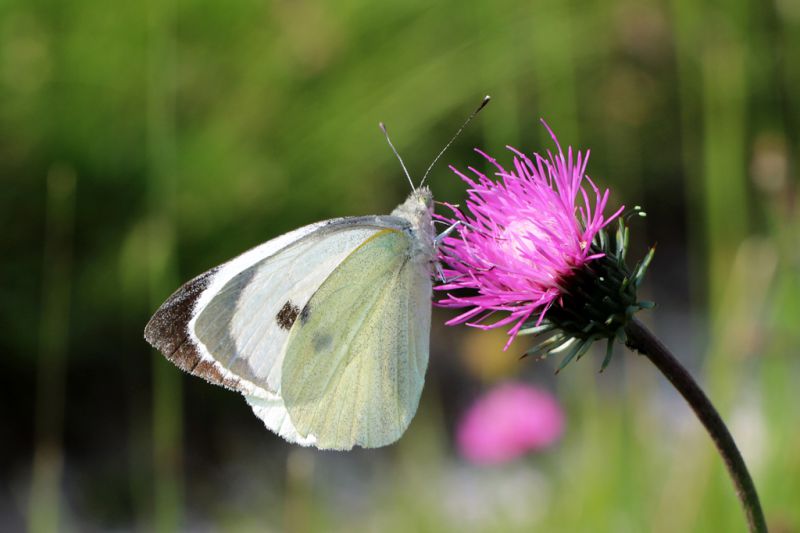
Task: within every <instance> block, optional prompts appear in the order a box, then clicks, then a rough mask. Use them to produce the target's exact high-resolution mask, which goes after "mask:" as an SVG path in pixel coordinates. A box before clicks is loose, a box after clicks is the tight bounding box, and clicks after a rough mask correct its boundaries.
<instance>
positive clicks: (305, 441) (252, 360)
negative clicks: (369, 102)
mask: <svg viewBox="0 0 800 533" xmlns="http://www.w3.org/2000/svg"><path fill="white" fill-rule="evenodd" d="M486 103H488V97H487V98H486V99H484V101H483V103H482V104H481V106H480V107H479V108H478V110H476V111H475V112H474V113H473V114H472V115H471V116H470V119H471V118H472V117H473V116H474V115H475V114H476V113H477V112H478V111H479V110H480V109H481V108H482V107H483V106H484V105H486ZM467 122H469V119H468V120H467ZM464 125H466V123H465V124H464ZM463 127H464V126H462V129H463ZM384 131H385V130H384ZM460 131H461V130H459V132H460ZM456 135H458V133H457V134H456ZM454 138H455V137H454ZM387 140H388V135H387ZM451 142H452V140H451ZM389 144H390V145H391V142H390V143H389ZM449 144H450V143H448V145H447V146H449ZM447 146H445V149H446V148H447ZM392 149H393V150H394V147H393V146H392ZM443 152H444V150H442V152H440V154H439V155H440V156H441V153H443ZM395 153H397V152H396V151H395ZM398 158H399V155H398ZM436 159H438V156H437V158H436ZM435 161H436V160H434V163H435ZM401 164H402V160H401ZM431 166H433V164H431ZM403 169H404V170H405V166H404V165H403ZM429 170H430V167H429ZM406 175H407V176H408V172H407V171H406ZM426 175H427V172H426ZM409 180H410V178H409ZM423 182H424V178H423ZM412 188H413V184H412ZM432 210H433V196H432V195H431V192H430V190H429V189H428V188H427V187H422V186H420V187H419V188H417V189H415V190H414V191H413V192H412V193H411V195H410V196H409V197H408V199H407V200H406V201H405V202H403V203H402V204H400V205H399V206H398V207H397V208H396V209H395V210H394V211H392V213H391V214H390V215H388V216H366V217H348V218H339V219H334V220H328V221H325V222H318V223H316V224H311V225H309V226H305V227H303V228H300V229H297V230H295V231H292V232H290V233H287V234H285V235H282V236H280V237H277V238H275V239H273V240H271V241H268V242H266V243H264V244H262V245H260V246H257V247H256V248H253V249H252V250H249V251H247V252H245V253H243V254H242V255H240V256H238V257H236V258H234V259H232V260H231V261H228V262H227V263H224V264H223V265H220V266H218V267H216V268H213V269H211V270H209V271H208V272H206V273H204V274H201V275H199V276H197V277H196V278H194V279H193V280H191V281H189V282H188V283H186V284H185V285H183V286H182V287H181V288H180V289H178V290H177V291H176V292H175V293H174V294H173V295H172V296H170V298H169V299H168V300H167V301H166V302H165V303H164V304H163V305H162V306H161V307H160V308H159V309H158V311H156V313H155V314H154V315H153V317H152V318H151V319H150V322H149V323H148V324H147V327H146V328H145V339H146V340H147V341H148V342H149V343H150V344H152V345H153V346H154V347H156V348H157V349H158V350H159V351H161V352H162V353H163V354H164V355H165V356H166V357H167V359H169V360H170V361H172V362H173V363H175V364H176V365H177V366H179V367H180V368H182V369H184V370H186V371H187V372H190V373H192V374H194V375H197V376H200V377H203V378H205V379H206V380H207V381H209V382H211V383H214V384H217V385H223V386H225V387H228V388H230V389H233V390H236V391H239V392H241V393H242V394H243V395H244V397H245V399H246V400H247V403H248V404H249V405H250V407H251V408H252V409H253V412H254V413H255V414H256V416H258V417H259V418H260V419H261V420H263V421H264V424H265V425H266V426H267V428H269V429H270V430H272V431H274V432H275V433H277V434H279V435H280V436H282V437H283V438H285V439H286V440H288V441H290V442H296V443H298V444H302V445H305V446H309V445H312V446H315V447H317V448H321V449H337V450H347V449H350V448H352V447H353V446H356V445H357V446H362V447H365V448H374V447H379V446H385V445H387V444H391V443H392V442H394V441H396V440H397V439H398V438H400V436H401V435H402V434H403V432H404V431H405V430H406V428H407V427H408V425H409V423H410V422H411V419H412V418H413V417H414V413H415V412H416V410H417V405H418V404H419V398H420V394H421V393H422V386H423V383H424V381H425V370H426V368H427V366H428V348H429V337H430V321H431V293H432V288H431V274H432V268H431V267H432V264H433V263H434V261H435V244H434V241H435V238H434V236H435V230H434V227H433V221H432Z"/></svg>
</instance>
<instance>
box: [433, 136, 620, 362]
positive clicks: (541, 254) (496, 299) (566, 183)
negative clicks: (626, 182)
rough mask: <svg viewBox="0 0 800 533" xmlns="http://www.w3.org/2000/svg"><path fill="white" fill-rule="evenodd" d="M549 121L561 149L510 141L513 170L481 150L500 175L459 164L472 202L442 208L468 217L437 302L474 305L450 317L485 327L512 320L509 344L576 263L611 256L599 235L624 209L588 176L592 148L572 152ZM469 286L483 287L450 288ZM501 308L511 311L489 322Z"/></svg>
mask: <svg viewBox="0 0 800 533" xmlns="http://www.w3.org/2000/svg"><path fill="white" fill-rule="evenodd" d="M542 123H543V124H544V127H545V128H546V129H547V131H548V133H549V134H550V136H551V137H552V139H553V141H554V143H555V144H556V148H557V152H555V153H553V152H550V151H548V152H547V157H543V156H541V155H539V154H535V153H534V154H533V157H529V156H527V155H525V154H523V153H522V152H520V151H519V150H517V149H515V148H512V147H508V149H509V151H511V153H512V154H513V155H514V157H513V162H512V163H513V170H507V169H505V168H504V167H503V166H502V165H501V164H500V163H499V162H498V161H497V159H495V158H493V157H491V156H490V155H488V154H486V153H485V152H483V151H481V150H478V149H476V152H477V153H478V154H479V155H480V156H482V157H483V158H484V159H485V160H486V161H487V162H488V163H489V164H490V165H492V166H493V167H494V169H495V170H496V172H495V175H496V176H497V178H498V180H497V181H495V180H493V179H490V178H489V177H487V176H486V175H485V174H484V173H482V172H480V171H479V170H477V169H475V168H473V167H468V171H469V173H471V174H472V175H474V176H475V178H472V177H470V176H468V175H467V174H465V173H462V172H460V171H458V170H457V169H456V168H455V167H452V166H451V167H450V168H451V169H452V170H453V172H455V173H456V175H458V176H459V177H460V178H461V179H462V180H463V181H464V182H465V183H467V185H468V190H467V200H466V202H465V203H464V205H465V206H466V209H465V210H464V211H462V210H461V209H459V208H457V207H456V206H453V205H449V204H446V205H447V207H448V208H449V209H450V210H451V211H452V213H453V214H452V217H450V218H448V217H446V216H441V215H437V220H439V221H442V222H445V223H448V224H454V223H455V222H461V223H464V224H465V226H462V227H460V228H459V230H458V236H457V237H456V236H450V237H447V238H445V239H444V240H443V242H442V243H441V244H440V246H439V250H438V259H439V261H440V263H441V264H442V266H443V270H444V272H445V273H446V276H447V279H446V281H444V282H443V283H441V284H439V285H438V286H437V287H436V289H437V290H440V291H445V295H444V297H443V298H442V299H441V300H439V301H438V302H437V305H439V306H441V307H453V308H459V307H466V308H469V310H467V311H466V312H464V313H462V314H460V315H459V316H458V317H456V318H454V319H451V320H449V321H448V322H447V324H448V325H454V324H460V323H464V322H466V323H467V324H468V325H469V326H472V327H476V328H482V329H491V328H496V327H501V326H506V325H509V324H512V326H511V328H510V330H509V344H510V343H511V342H512V341H513V339H514V338H515V337H516V335H517V333H518V332H519V330H520V329H521V328H522V327H523V325H524V324H525V322H526V321H528V320H531V317H534V318H535V319H536V323H537V324H540V323H541V322H542V320H543V319H544V316H545V314H546V313H547V311H548V309H549V308H550V306H551V305H552V304H553V302H555V301H557V300H559V299H560V298H561V296H562V295H563V293H564V292H563V291H564V289H563V287H564V285H565V283H564V281H565V280H566V279H569V277H570V276H571V275H572V273H573V272H574V271H575V270H576V269H578V268H580V267H582V266H583V265H585V264H586V263H588V262H590V261H594V260H596V259H599V258H601V257H603V256H604V254H602V253H597V250H596V249H594V250H593V249H592V242H593V240H594V239H595V236H596V235H597V233H598V232H599V231H601V230H602V229H603V228H604V227H605V226H607V225H608V224H609V223H610V222H611V221H612V220H614V219H616V218H617V217H619V216H620V214H621V213H622V210H623V208H620V209H619V210H617V211H616V212H615V213H614V214H613V215H611V216H610V217H608V218H605V217H604V216H603V211H604V210H605V207H606V204H607V202H608V198H609V194H610V193H609V191H608V190H607V189H606V190H603V191H601V190H600V189H599V188H598V186H597V185H596V184H595V183H594V182H593V181H592V180H591V179H589V178H588V176H586V174H585V172H586V166H587V164H588V160H589V152H588V151H587V152H586V153H585V154H584V153H581V152H580V151H577V152H573V150H572V148H571V147H568V148H567V153H566V155H565V154H564V151H563V150H562V149H561V146H560V145H559V143H558V139H557V138H556V136H555V135H554V134H553V132H552V130H551V129H550V128H549V127H548V126H547V124H546V123H545V122H544V121H542ZM584 179H585V181H584ZM586 184H588V189H591V192H590V191H589V190H587V186H586ZM591 193H593V194H591ZM579 217H580V218H579ZM464 290H466V291H473V292H477V294H476V295H474V296H469V297H464V296H456V295H454V294H453V292H449V291H464ZM497 311H504V312H508V313H509V315H508V316H507V317H505V318H503V319H501V320H498V321H496V322H494V323H492V324H488V325H487V324H484V323H482V322H483V320H485V319H486V318H488V317H489V316H491V315H492V314H494V312H497ZM474 317H480V318H479V319H477V320H472V319H473V318H474ZM506 348H508V345H506Z"/></svg>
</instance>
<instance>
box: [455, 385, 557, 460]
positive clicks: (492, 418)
mask: <svg viewBox="0 0 800 533" xmlns="http://www.w3.org/2000/svg"><path fill="white" fill-rule="evenodd" d="M563 430H564V413H563V411H562V410H561V407H560V406H559V404H558V402H557V401H556V399H555V398H554V397H553V395H551V394H550V393H549V392H546V391H544V390H541V389H537V388H535V387H531V386H529V385H523V384H520V383H507V384H505V385H501V386H499V387H497V388H495V389H493V390H492V391H490V392H488V393H487V394H485V395H484V396H482V397H481V398H479V399H478V400H477V401H476V402H475V403H474V404H473V405H472V406H471V407H470V408H469V409H468V410H467V412H466V413H465V414H464V416H463V417H462V419H461V420H460V422H459V424H458V428H457V430H456V441H457V444H458V449H459V451H460V453H461V455H462V456H464V457H465V458H466V459H468V460H470V461H471V462H473V463H477V464H498V463H503V462H506V461H510V460H511V459H514V458H516V457H519V456H520V455H523V454H525V453H526V452H529V451H533V450H539V449H541V448H545V447H547V446H549V445H551V444H553V443H554V442H555V441H556V440H557V439H558V438H559V437H560V436H561V433H562V432H563Z"/></svg>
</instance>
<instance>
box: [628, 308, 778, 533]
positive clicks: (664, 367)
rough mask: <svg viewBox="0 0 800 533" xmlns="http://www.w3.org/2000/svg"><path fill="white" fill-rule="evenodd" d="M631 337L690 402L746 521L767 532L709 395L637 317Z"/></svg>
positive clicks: (630, 328)
mask: <svg viewBox="0 0 800 533" xmlns="http://www.w3.org/2000/svg"><path fill="white" fill-rule="evenodd" d="M625 333H626V334H627V336H628V340H627V342H626V345H627V346H628V348H630V349H632V350H636V351H637V352H639V353H641V354H642V355H645V356H647V358H648V359H650V361H651V362H652V363H653V364H654V365H656V367H657V368H658V369H659V370H660V371H661V373H662V374H664V376H665V377H666V378H667V379H668V380H669V381H670V383H672V385H674V386H675V388H676V389H678V392H680V393H681V396H683V398H684V399H685V400H686V401H687V403H688V404H689V406H690V407H691V408H692V410H693V411H694V413H695V415H697V418H699V419H700V422H702V424H703V425H704V426H705V428H706V430H707V431H708V433H709V435H710V436H711V439H712V440H713V441H714V444H715V445H716V446H717V450H719V453H720V455H721V456H722V460H723V461H725V466H726V467H727V468H728V472H729V473H730V476H731V479H732V480H733V484H734V486H735V487H736V493H737V495H738V496H739V500H741V502H742V507H744V512H745V515H747V524H748V526H749V527H750V531H751V532H758V533H766V531H767V523H766V521H765V519H764V512H763V511H762V510H761V503H759V501H758V494H757V493H756V487H755V485H754V484H753V479H752V478H751V477H750V473H749V472H748V471H747V466H746V465H745V464H744V459H742V454H741V453H739V449H738V448H737V447H736V443H735V442H734V440H733V437H732V436H731V434H730V432H729V431H728V428H727V427H726V426H725V423H724V422H723V421H722V418H721V417H720V416H719V413H718V412H717V410H716V409H715V408H714V406H713V405H712V404H711V401H710V400H709V399H708V396H706V395H705V393H704V392H703V390H702V389H701V388H700V387H699V386H698V385H697V382H696V381H695V380H694V379H693V378H692V376H691V374H689V372H688V371H687V370H686V368H684V367H683V365H681V363H680V362H679V361H678V360H677V359H676V358H675V356H674V355H672V353H670V351H669V350H668V349H667V348H666V346H664V345H663V344H662V343H661V341H659V340H658V339H657V338H656V336H655V335H653V333H652V332H650V330H648V329H647V328H646V327H645V326H644V325H643V324H642V323H641V322H639V321H638V320H636V319H635V318H633V319H631V320H629V321H628V324H627V325H626V326H625Z"/></svg>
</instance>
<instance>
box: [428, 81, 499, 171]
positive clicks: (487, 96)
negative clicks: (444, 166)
mask: <svg viewBox="0 0 800 533" xmlns="http://www.w3.org/2000/svg"><path fill="white" fill-rule="evenodd" d="M491 99H492V97H491V96H489V95H488V94H487V95H486V96H484V97H483V100H481V104H480V105H479V106H478V107H477V108H476V109H475V111H473V112H472V113H470V115H469V116H468V117H467V120H465V121H464V123H463V124H462V125H461V127H460V128H458V131H457V132H456V134H455V135H453V138H452V139H450V141H448V143H447V144H445V145H444V148H442V151H441V152H439V155H437V156H436V157H434V158H433V161H432V162H431V164H430V166H429V167H428V170H426V171H425V175H424V176H422V181H420V182H419V186H420V187H422V185H423V184H424V183H425V179H426V178H427V177H428V174H430V172H431V169H432V168H433V165H435V164H436V162H437V161H438V160H439V158H441V157H442V156H443V155H444V153H445V152H446V151H447V149H448V148H450V145H451V144H453V141H455V140H456V139H457V138H458V136H459V135H461V132H462V131H464V128H466V127H467V124H469V123H470V122H472V119H473V118H475V115H477V114H478V113H480V111H481V109H483V108H484V107H486V104H488V103H489V100H491Z"/></svg>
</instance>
